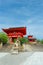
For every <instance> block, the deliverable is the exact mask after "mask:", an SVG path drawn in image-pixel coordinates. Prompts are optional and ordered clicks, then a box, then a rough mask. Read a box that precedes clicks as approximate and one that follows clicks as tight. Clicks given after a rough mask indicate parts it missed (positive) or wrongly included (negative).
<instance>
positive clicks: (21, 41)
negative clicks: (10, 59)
mask: <svg viewBox="0 0 43 65" xmlns="http://www.w3.org/2000/svg"><path fill="white" fill-rule="evenodd" d="M19 40H20V44H21V45H22V44H24V43H27V42H28V39H27V38H25V37H23V38H19Z"/></svg>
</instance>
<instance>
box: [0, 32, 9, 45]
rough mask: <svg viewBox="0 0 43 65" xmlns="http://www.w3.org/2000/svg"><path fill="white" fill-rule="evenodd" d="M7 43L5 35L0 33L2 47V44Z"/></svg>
mask: <svg viewBox="0 0 43 65" xmlns="http://www.w3.org/2000/svg"><path fill="white" fill-rule="evenodd" d="M7 41H8V36H7V35H6V34H5V33H3V32H2V33H0V42H2V43H3V45H4V44H6V43H7Z"/></svg>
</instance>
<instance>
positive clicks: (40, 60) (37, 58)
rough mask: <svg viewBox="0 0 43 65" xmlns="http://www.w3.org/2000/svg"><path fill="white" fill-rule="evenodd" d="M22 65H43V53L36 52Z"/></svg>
mask: <svg viewBox="0 0 43 65" xmlns="http://www.w3.org/2000/svg"><path fill="white" fill-rule="evenodd" d="M20 65H43V52H35V53H34V54H33V55H31V56H30V57H28V58H27V60H26V61H25V62H24V63H22V64H20Z"/></svg>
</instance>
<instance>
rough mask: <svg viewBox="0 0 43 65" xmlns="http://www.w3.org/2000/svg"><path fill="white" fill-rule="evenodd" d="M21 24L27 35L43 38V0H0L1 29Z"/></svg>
mask: <svg viewBox="0 0 43 65" xmlns="http://www.w3.org/2000/svg"><path fill="white" fill-rule="evenodd" d="M21 26H26V27H27V35H29V34H31V35H34V37H36V38H38V39H43V0H0V31H2V30H1V29H2V28H9V27H21Z"/></svg>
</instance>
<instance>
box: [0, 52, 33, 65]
mask: <svg viewBox="0 0 43 65" xmlns="http://www.w3.org/2000/svg"><path fill="white" fill-rule="evenodd" d="M32 54H33V52H24V53H22V52H21V53H19V54H18V55H12V54H9V53H7V54H6V55H4V56H3V57H1V58H0V65H20V64H22V63H23V62H25V61H26V60H27V58H28V57H30V56H31V55H32Z"/></svg>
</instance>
